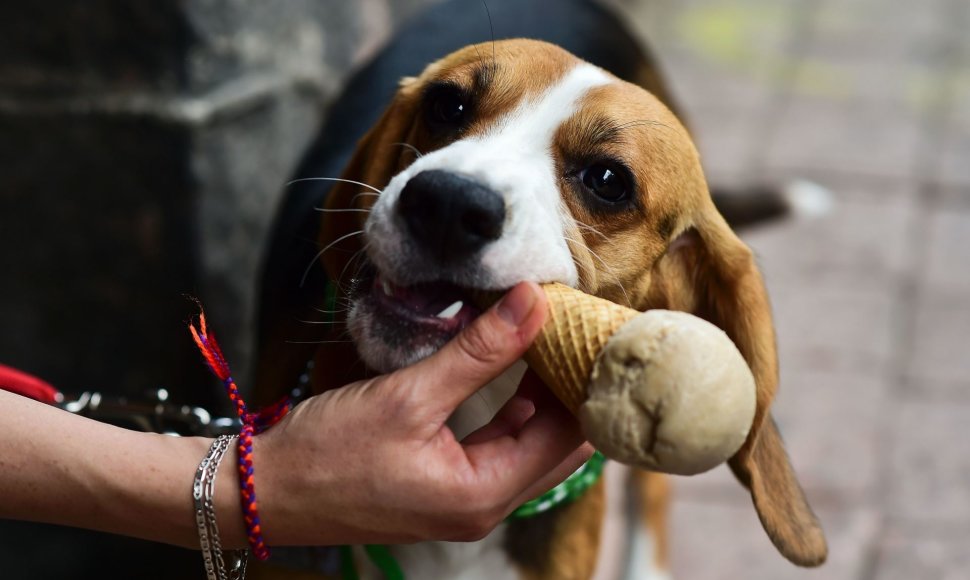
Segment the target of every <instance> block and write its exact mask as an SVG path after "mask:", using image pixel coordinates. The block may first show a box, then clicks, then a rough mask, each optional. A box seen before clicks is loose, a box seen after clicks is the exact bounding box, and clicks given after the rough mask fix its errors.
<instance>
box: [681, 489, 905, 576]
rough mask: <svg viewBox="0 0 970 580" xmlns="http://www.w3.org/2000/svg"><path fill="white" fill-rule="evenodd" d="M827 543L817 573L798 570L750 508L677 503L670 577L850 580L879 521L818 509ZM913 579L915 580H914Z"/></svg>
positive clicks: (861, 512) (858, 512) (868, 513)
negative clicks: (823, 557) (822, 560)
mask: <svg viewBox="0 0 970 580" xmlns="http://www.w3.org/2000/svg"><path fill="white" fill-rule="evenodd" d="M816 513H817V515H818V516H819V517H820V519H821V521H822V526H823V527H824V529H825V532H826V537H827V539H828V543H829V551H830V553H829V558H828V561H827V562H826V563H825V564H824V565H823V566H822V567H820V568H816V569H803V568H798V567H796V566H795V565H793V564H791V563H790V562H788V561H787V560H785V559H784V558H783V557H782V556H781V555H780V554H778V553H777V551H776V550H775V548H774V546H773V545H772V544H771V541H770V540H769V539H768V536H767V535H766V534H765V532H764V530H762V528H761V523H760V522H759V521H758V517H757V515H756V514H755V511H754V508H753V507H752V506H751V505H750V500H747V504H746V505H741V502H740V501H738V502H732V503H730V504H728V503H721V502H701V501H678V502H676V503H675V504H674V509H673V525H672V531H673V534H672V542H671V544H672V565H673V572H674V577H675V578H684V579H688V580H699V579H725V580H729V579H730V580H734V579H738V580H741V579H743V580H779V579H785V580H788V579H798V578H814V579H818V580H856V579H857V578H860V574H861V573H862V572H863V570H864V569H865V567H866V561H867V558H868V554H869V551H870V550H871V547H872V544H873V540H874V538H875V537H876V534H877V533H878V531H879V527H880V517H879V515H878V514H877V513H876V512H874V511H872V510H869V509H855V510H850V511H834V510H818V511H817V512H816ZM914 580H915V579H914Z"/></svg>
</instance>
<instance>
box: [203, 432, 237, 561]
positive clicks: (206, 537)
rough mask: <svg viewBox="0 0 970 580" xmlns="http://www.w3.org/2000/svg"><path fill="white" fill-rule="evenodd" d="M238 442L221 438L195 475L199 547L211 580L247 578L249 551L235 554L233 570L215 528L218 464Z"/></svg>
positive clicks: (228, 436) (225, 437) (216, 440)
mask: <svg viewBox="0 0 970 580" xmlns="http://www.w3.org/2000/svg"><path fill="white" fill-rule="evenodd" d="M235 440H236V438H235V437H233V436H231V435H220V436H219V437H217V438H216V439H215V441H213V442H212V445H211V446H209V452H208V453H206V456H205V457H203V458H202V461H201V462H200V463H199V468H198V469H197V470H196V472H195V481H194V482H193V484H192V499H193V500H194V502H195V523H196V526H198V529H199V545H200V547H201V548H202V561H203V563H204V565H205V573H206V577H207V578H208V580H243V579H244V578H245V577H246V560H247V558H248V556H249V550H233V551H232V553H231V558H230V566H229V567H228V568H227V567H226V560H225V557H224V555H223V551H222V542H221V541H220V540H219V527H218V526H217V525H216V510H215V503H214V502H213V497H214V496H215V480H216V473H218V471H219V463H221V462H222V458H223V457H225V455H226V452H227V451H229V449H230V448H231V447H232V446H233V443H234V442H235Z"/></svg>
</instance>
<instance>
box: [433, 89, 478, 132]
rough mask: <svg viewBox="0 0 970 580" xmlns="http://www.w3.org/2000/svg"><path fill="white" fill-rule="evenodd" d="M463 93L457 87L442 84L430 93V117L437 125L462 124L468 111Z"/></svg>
mask: <svg viewBox="0 0 970 580" xmlns="http://www.w3.org/2000/svg"><path fill="white" fill-rule="evenodd" d="M467 109H468V107H467V105H466V104H465V99H464V97H463V95H462V94H461V93H460V92H459V91H458V89H456V88H455V87H448V86H442V87H439V88H437V90H434V91H432V92H431V93H430V94H429V95H428V117H429V120H430V121H431V122H432V123H434V124H437V125H450V126H455V125H460V124H461V123H462V122H463V121H464V119H465V114H466V113H467Z"/></svg>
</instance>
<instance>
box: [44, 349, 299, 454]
mask: <svg viewBox="0 0 970 580" xmlns="http://www.w3.org/2000/svg"><path fill="white" fill-rule="evenodd" d="M312 369H313V364H312V362H310V363H308V364H307V368H306V370H305V371H304V373H303V374H302V375H300V378H299V379H298V381H297V386H296V387H295V388H294V389H293V390H292V391H291V392H290V400H291V401H294V402H299V401H302V400H303V399H304V398H305V395H306V393H308V392H309V390H308V387H309V384H310V371H311V370H312ZM58 394H59V393H58ZM59 395H60V394H59ZM60 399H61V400H57V401H56V402H55V403H54V404H55V405H56V406H57V407H60V408H61V409H63V410H65V411H67V412H68V413H73V414H75V415H81V416H84V417H88V418H91V419H95V420H98V421H104V422H106V423H111V424H114V425H118V426H121V427H126V428H129V429H135V430H137V431H145V432H148V433H162V434H164V435H174V436H184V437H192V436H200V437H218V436H219V435H235V434H237V433H239V430H240V428H241V427H242V423H241V422H240V420H239V417H213V416H212V414H211V413H209V412H208V411H206V410H205V409H203V408H202V407H192V406H189V405H177V404H175V403H172V402H171V401H169V393H168V390H167V389H164V388H159V389H154V390H152V391H148V392H147V393H146V397H145V399H144V400H137V401H136V400H132V399H129V398H128V397H111V396H106V395H103V394H101V393H99V392H96V391H85V392H83V393H81V394H80V395H78V397H77V398H76V399H73V400H64V399H63V397H60Z"/></svg>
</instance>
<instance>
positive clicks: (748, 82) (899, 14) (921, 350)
mask: <svg viewBox="0 0 970 580" xmlns="http://www.w3.org/2000/svg"><path fill="white" fill-rule="evenodd" d="M617 2H618V3H620V4H621V6H622V8H623V9H624V10H627V11H629V13H630V15H631V19H632V21H633V22H634V23H635V25H636V26H637V27H638V28H639V29H641V31H643V32H644V33H645V34H646V35H647V37H648V38H649V39H650V40H651V42H652V44H653V45H654V47H655V48H656V49H657V52H658V53H659V58H660V60H661V61H662V63H663V64H664V65H665V68H666V69H667V73H668V75H669V76H670V77H671V78H672V81H673V85H674V89H675V94H676V95H677V96H678V97H680V98H681V99H682V100H683V102H684V104H685V109H686V111H687V112H688V114H689V115H690V117H691V121H692V126H693V128H694V130H695V131H696V133H697V135H698V137H699V141H700V148H701V150H702V154H703V155H704V158H705V163H706V166H707V168H708V172H709V177H710V179H711V181H712V182H716V183H731V182H743V181H751V180H767V181H778V182H785V181H788V180H791V179H810V180H813V181H816V182H818V183H820V184H823V185H825V186H826V187H828V188H830V189H831V190H832V191H833V192H834V194H835V201H836V205H835V207H834V209H833V210H832V211H831V213H829V214H827V215H826V216H824V217H822V218H819V219H816V220H798V221H789V222H786V223H778V224H772V225H770V226H764V227H761V228H759V229H757V230H753V231H748V232H745V235H744V238H745V239H746V241H747V242H748V243H750V244H751V245H752V247H753V248H754V249H755V251H756V252H757V254H758V255H759V258H760V263H761V266H762V269H763V272H764V274H765V277H766V279H767V283H768V287H769V292H770V295H771V297H772V299H773V302H774V308H775V316H776V323H777V329H778V340H779V348H780V357H781V369H782V381H781V390H780V396H779V398H778V399H777V400H776V404H775V406H774V413H775V416H776V417H777V419H778V421H779V424H780V428H781V430H782V434H783V435H784V436H785V438H786V441H787V447H788V450H789V452H790V454H791V456H792V458H793V462H794V465H795V468H796V470H797V471H798V473H799V475H800V478H801V481H802V483H803V484H804V486H805V488H806V491H807V493H808V496H809V498H810V501H811V503H812V505H813V506H814V507H815V509H816V512H817V513H818V515H819V517H820V518H821V520H822V522H823V525H824V527H825V529H826V531H827V534H828V538H829V543H830V557H829V562H828V563H827V564H826V565H825V566H824V567H822V568H821V569H818V570H814V571H803V570H799V569H797V568H795V567H793V566H791V565H790V564H788V563H787V562H786V561H785V560H783V559H782V558H781V557H780V556H778V555H777V554H776V553H775V551H774V550H773V548H772V546H771V544H770V543H769V541H768V539H767V537H766V536H765V535H764V533H763V532H762V531H761V528H760V524H759V522H758V520H757V517H756V516H755V513H754V511H753V509H752V507H751V505H750V500H749V499H748V497H747V495H746V494H745V492H743V491H742V490H741V488H740V486H738V485H737V484H736V483H735V482H734V480H733V478H732V477H731V475H730V474H729V472H728V471H727V469H726V468H720V469H718V470H715V471H714V472H712V473H710V474H705V475H701V476H697V477H694V478H689V479H688V478H681V479H678V480H677V481H676V482H675V493H676V500H675V503H674V508H673V512H674V513H673V567H674V571H675V576H676V577H677V578H682V579H689V580H706V579H731V580H733V579H745V580H757V579H766V580H767V579H770V580H776V579H788V578H818V579H826V580H936V579H940V580H944V579H945V580H957V579H963V578H970V435H968V434H967V433H966V431H967V430H968V427H970V378H968V377H970V34H968V32H967V31H968V29H970V2H968V1H967V0H921V1H919V2H907V1H904V0H851V1H847V0H780V1H779V0H687V1H684V0H617Z"/></svg>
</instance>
